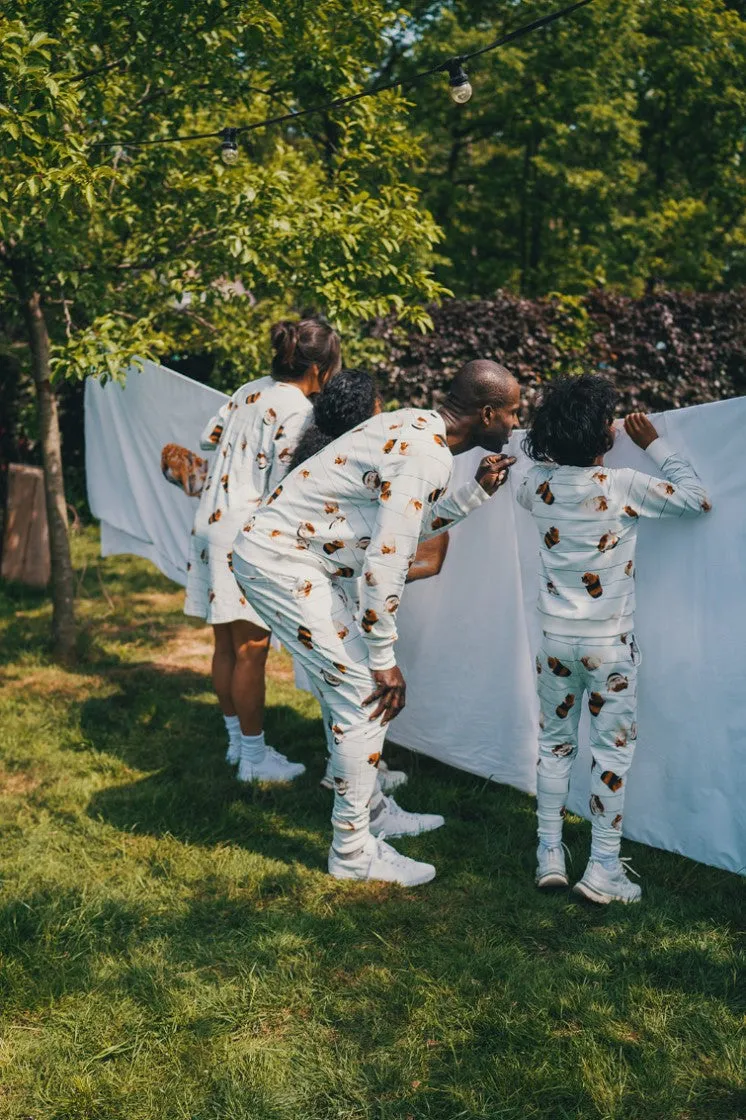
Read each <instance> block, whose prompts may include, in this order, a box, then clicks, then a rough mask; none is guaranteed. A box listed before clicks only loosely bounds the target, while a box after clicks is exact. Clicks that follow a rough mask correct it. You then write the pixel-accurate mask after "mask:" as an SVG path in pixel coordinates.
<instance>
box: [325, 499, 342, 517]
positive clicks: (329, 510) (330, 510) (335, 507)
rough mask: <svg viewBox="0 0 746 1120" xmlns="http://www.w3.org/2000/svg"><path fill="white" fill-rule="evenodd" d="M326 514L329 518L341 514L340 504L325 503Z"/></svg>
mask: <svg viewBox="0 0 746 1120" xmlns="http://www.w3.org/2000/svg"><path fill="white" fill-rule="evenodd" d="M324 513H326V514H328V515H329V517H331V516H332V514H334V513H339V502H324Z"/></svg>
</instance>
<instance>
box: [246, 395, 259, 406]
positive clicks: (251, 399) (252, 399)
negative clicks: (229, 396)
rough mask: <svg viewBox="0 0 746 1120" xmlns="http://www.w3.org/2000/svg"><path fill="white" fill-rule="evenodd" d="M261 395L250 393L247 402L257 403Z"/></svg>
mask: <svg viewBox="0 0 746 1120" xmlns="http://www.w3.org/2000/svg"><path fill="white" fill-rule="evenodd" d="M261 395H262V394H261V393H249V395H248V397H247V398H246V404H256V402H257V401H258V400H259V398H260V397H261Z"/></svg>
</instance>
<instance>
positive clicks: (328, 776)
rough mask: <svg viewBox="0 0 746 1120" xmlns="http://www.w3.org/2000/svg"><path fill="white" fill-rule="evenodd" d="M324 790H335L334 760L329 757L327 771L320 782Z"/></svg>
mask: <svg viewBox="0 0 746 1120" xmlns="http://www.w3.org/2000/svg"><path fill="white" fill-rule="evenodd" d="M319 785H320V786H321V788H322V789H331V790H333V789H334V775H333V774H332V760H331V758H330V757H329V755H327V756H326V770H325V771H324V777H323V778H322V779H321V781H320V782H319Z"/></svg>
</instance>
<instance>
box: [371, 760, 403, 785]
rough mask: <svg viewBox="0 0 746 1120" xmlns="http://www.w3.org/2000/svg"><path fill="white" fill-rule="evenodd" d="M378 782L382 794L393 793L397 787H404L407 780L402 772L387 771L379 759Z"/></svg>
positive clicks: (384, 764) (386, 767)
mask: <svg viewBox="0 0 746 1120" xmlns="http://www.w3.org/2000/svg"><path fill="white" fill-rule="evenodd" d="M378 780H379V782H380V783H381V792H382V793H393V792H394V790H395V789H398V788H399V786H405V785H406V784H407V781H408V778H407V775H406V774H405V773H404V771H403V770H389V768H388V766H387V765H386V763H385V762H384V761H383V759H381V761H380V762H379V763H378Z"/></svg>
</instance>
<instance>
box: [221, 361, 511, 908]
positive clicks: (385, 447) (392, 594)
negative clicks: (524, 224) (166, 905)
mask: <svg viewBox="0 0 746 1120" xmlns="http://www.w3.org/2000/svg"><path fill="white" fill-rule="evenodd" d="M519 404H520V398H519V387H518V383H517V382H516V380H515V378H513V377H512V375H511V374H510V373H508V371H507V370H506V369H504V368H503V367H502V366H499V365H497V364H496V363H495V362H490V361H475V362H469V363H468V364H467V365H465V366H464V367H463V369H461V370H460V371H459V373H458V374H457V375H456V378H455V380H454V382H453V384H452V386H451V388H450V391H449V393H448V396H447V398H446V400H445V402H444V404H443V405H442V407H441V408H439V409H438V410H437V411H432V412H431V411H428V410H423V409H412V408H405V409H400V410H399V411H397V412H383V413H380V414H379V415H377V416H373V417H371V419H370V420H366V421H365V423H363V424H361V425H360V426H359V427H357V428H355V429H354V430H353V431H351V432H347V433H345V435H343V436H341V437H340V438H339V439H337V440H335V441H334V442H333V443H330V444H328V445H327V446H326V447H325V448H324V449H323V450H322V451H320V452H319V453H318V454H317V455H314V456H313V457H312V458H310V459H307V460H306V461H305V462H304V463H303V464H301V465H300V466H298V467H297V468H296V469H295V470H294V471H292V472H291V473H290V474H289V475H288V476H287V477H286V478H285V479H284V481H283V483H282V485H281V486H278V487H277V489H276V490H275V492H274V493H273V494H271V495H270V497H269V498H268V499H267V501H266V503H265V505H264V506H262V507H260V508H259V509H258V510H257V511H256V513H255V514H254V516H253V517H251V518H250V519H249V521H248V522H247V524H246V525H245V526H244V528H243V531H242V532H240V533H239V534H238V536H237V537H236V540H235V543H234V545H233V570H234V574H235V577H236V579H237V580H238V582H239V584H240V586H241V588H242V590H243V593H244V594H245V595H246V597H247V599H248V600H249V602H250V603H251V605H252V606H253V607H254V608H255V610H256V611H257V612H258V614H259V615H260V616H261V617H262V618H263V619H264V621H265V622H266V624H267V626H268V627H269V628H271V629H272V630H273V631H274V632H275V633H276V634H277V636H278V637H279V638H280V640H281V641H282V643H283V645H285V646H286V647H287V648H288V649H289V650H291V652H292V653H293V655H294V656H295V657H297V658H298V659H299V661H300V662H301V663H302V665H303V667H304V669H305V670H306V673H307V674H308V677H309V679H310V680H311V682H312V683H313V685H314V687H315V689H316V690H317V692H318V693H319V694H320V695H321V696H322V697H323V700H324V702H325V704H326V707H327V708H328V709H329V711H330V713H331V721H330V722H331V724H332V727H331V730H332V734H333V743H334V751H333V755H332V772H333V777H334V787H335V792H334V809H333V812H332V825H333V829H334V835H333V839H332V846H331V848H330V850H329V871H330V873H331V874H332V875H334V876H336V877H337V878H339V879H363V880H365V879H384V880H388V881H391V882H397V883H402V884H405V885H407V886H415V885H417V884H419V883H426V882H429V880H431V879H432V878H433V877H434V876H435V868H434V867H432V866H431V865H430V864H427V863H418V862H417V861H415V860H413V859H408V858H406V857H405V856H402V855H400V854H399V853H398V852H397V851H396V850H395V849H394V848H392V847H391V846H390V845H389V844H386V843H385V842H384V841H383V840H382V839H377V838H376V837H375V836H373V835H372V834H371V831H370V800H371V796H372V795H373V791H374V786H375V779H376V766H377V764H378V760H379V758H380V754H381V749H382V746H383V740H384V737H385V734H386V724H387V723H388V722H389V720H391V719H393V718H394V717H395V716H396V715H398V713H399V712H400V711H401V710H402V708H403V707H404V697H405V683H404V678H403V676H402V674H401V671H400V669H399V668H398V667H397V665H396V659H395V657H394V642H395V641H396V636H397V635H396V612H397V609H398V607H399V601H400V598H401V595H402V592H403V590H404V584H405V580H406V577H407V572H408V569H409V566H410V564H411V563H412V562H413V560H414V555H415V552H416V550H417V544H418V541H419V540H420V539H421V538H428V537H432V536H435V535H437V534H438V533H441V532H443V531H444V530H446V529H448V528H450V527H452V526H453V525H454V524H455V523H456V522H458V521H460V520H462V519H463V518H464V517H466V515H467V514H468V513H470V512H471V511H472V510H474V509H476V508H477V507H478V506H480V505H481V504H482V503H483V502H485V501H486V500H487V499H488V498H489V497H490V496H491V495H492V494H494V493H495V491H496V490H497V489H498V487H499V486H500V485H502V483H503V482H504V481H505V479H506V478H507V475H508V469H509V467H510V465H511V464H512V463H513V461H514V460H513V459H510V458H508V457H507V456H505V455H501V454H498V453H499V452H500V451H501V449H502V447H503V446H504V444H505V442H506V440H507V439H508V436H509V435H510V433H511V431H512V430H513V428H515V427H517V423H518V419H517V418H518V410H519ZM475 447H483V448H484V449H485V450H487V451H489V452H492V453H493V454H491V455H489V456H487V457H486V458H484V459H483V460H482V461H481V463H480V465H479V468H478V470H477V473H476V477H475V478H474V479H473V480H472V481H471V482H469V483H468V484H467V485H465V486H463V487H462V488H460V489H459V490H457V491H455V492H454V493H449V492H448V485H449V482H450V480H451V474H452V471H453V456H454V455H460V454H462V453H463V452H465V451H470V450H471V449H472V448H475ZM354 576H362V580H361V584H360V608H359V614H358V615H357V618H358V619H359V622H356V620H355V615H354V613H353V608H352V606H351V604H350V603H349V601H348V599H347V596H346V594H345V592H344V589H343V587H342V586H341V584H340V581H341V580H345V579H350V578H352V577H354Z"/></svg>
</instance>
